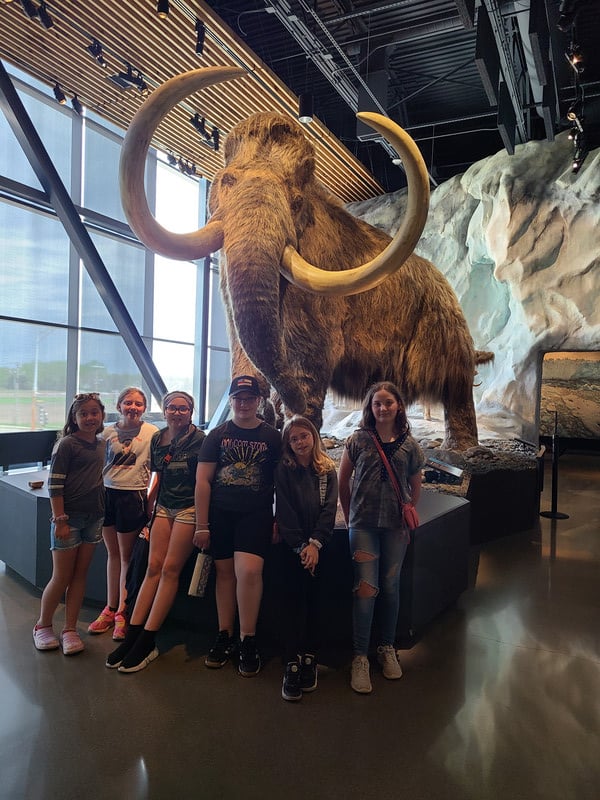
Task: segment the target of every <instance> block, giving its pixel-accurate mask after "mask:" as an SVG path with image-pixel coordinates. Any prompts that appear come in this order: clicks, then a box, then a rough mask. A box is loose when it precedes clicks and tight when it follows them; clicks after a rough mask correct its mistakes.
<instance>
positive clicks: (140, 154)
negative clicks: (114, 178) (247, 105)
mask: <svg viewBox="0 0 600 800" xmlns="http://www.w3.org/2000/svg"><path fill="white" fill-rule="evenodd" d="M245 74H246V72H245V71H244V70H243V69H240V68H238V67H207V68H205V69H195V70H191V71H190V72H184V73H183V74H182V75H176V76H175V77H174V78H171V79H170V80H168V81H166V83H163V84H162V86H160V87H159V88H158V89H155V90H154V91H153V92H152V94H151V95H150V97H149V98H148V99H147V100H146V102H145V103H144V105H143V106H142V107H141V108H140V109H139V111H138V112H137V113H136V115H135V116H134V118H133V120H132V122H131V125H130V126H129V129H128V131H127V134H126V135H125V139H124V141H123V147H122V150H121V162H120V166H119V183H120V187H121V202H122V204H123V210H124V211H125V216H126V217H127V221H128V222H129V225H130V226H131V229H132V230H133V232H134V233H135V234H136V236H137V237H138V238H139V239H140V240H141V241H142V242H144V244H145V245H146V247H148V248H150V249H151V250H154V252H156V253H159V254H160V255H162V256H165V257H167V258H176V259H188V260H192V261H193V260H195V259H198V258H204V257H206V256H208V255H209V254H210V253H214V252H215V251H216V250H219V249H220V248H221V247H222V245H223V227H222V225H221V224H220V223H219V222H216V221H213V222H209V223H208V224H207V225H206V226H205V227H204V228H201V229H200V230H198V231H194V232H191V233H180V234H178V233H173V232H172V231H168V230H167V229H166V228H164V227H163V226H162V225H160V224H159V223H158V222H157V221H156V220H155V219H154V217H153V215H152V213H151V211H150V208H149V207H148V201H147V199H146V192H145V189H144V170H145V166H146V154H147V152H148V148H149V146H150V142H151V141H152V137H153V136H154V132H155V130H156V129H157V127H158V126H159V124H160V123H161V121H162V120H163V119H164V117H165V116H166V115H167V114H168V113H169V111H170V110H171V109H172V108H173V107H174V106H176V105H177V103H179V102H181V100H183V99H184V98H185V97H187V96H188V95H190V94H193V93H194V92H197V91H200V90H201V89H204V88H206V87H207V86H212V85H213V84H215V83H221V82H223V81H230V80H232V79H234V78H239V77H241V76H242V75H245Z"/></svg>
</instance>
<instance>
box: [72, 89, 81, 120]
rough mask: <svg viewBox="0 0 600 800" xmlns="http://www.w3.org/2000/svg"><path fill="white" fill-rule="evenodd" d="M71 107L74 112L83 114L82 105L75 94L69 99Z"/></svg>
mask: <svg viewBox="0 0 600 800" xmlns="http://www.w3.org/2000/svg"><path fill="white" fill-rule="evenodd" d="M71 107H72V108H73V111H74V112H75V113H76V114H79V116H81V115H82V114H83V106H82V105H81V103H80V101H79V98H78V97H77V95H76V94H74V95H73V99H72V100H71Z"/></svg>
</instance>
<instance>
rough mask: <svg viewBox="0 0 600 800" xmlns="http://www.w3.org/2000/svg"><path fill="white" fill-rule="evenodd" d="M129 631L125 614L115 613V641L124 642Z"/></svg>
mask: <svg viewBox="0 0 600 800" xmlns="http://www.w3.org/2000/svg"><path fill="white" fill-rule="evenodd" d="M126 633H127V620H126V619H125V617H124V616H123V614H119V613H118V612H117V613H116V614H115V629H114V631H113V641H114V642H122V641H123V639H124V638H125V634H126Z"/></svg>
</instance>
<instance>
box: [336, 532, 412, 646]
mask: <svg viewBox="0 0 600 800" xmlns="http://www.w3.org/2000/svg"><path fill="white" fill-rule="evenodd" d="M349 536H350V555H351V557H352V566H353V570H354V587H353V599H352V644H353V650H354V655H364V656H366V655H367V654H368V652H369V642H370V639H371V626H372V624H373V613H374V611H375V601H376V600H377V598H378V597H379V600H378V612H379V622H380V636H379V644H384V645H385V644H391V645H393V644H394V641H395V638H396V625H397V623H398V611H399V608H400V592H399V589H400V570H401V569H402V562H403V561H404V556H405V555H406V548H407V547H408V542H407V541H406V540H405V535H403V532H402V531H401V530H397V529H394V528H370V529H364V528H350V531H349Z"/></svg>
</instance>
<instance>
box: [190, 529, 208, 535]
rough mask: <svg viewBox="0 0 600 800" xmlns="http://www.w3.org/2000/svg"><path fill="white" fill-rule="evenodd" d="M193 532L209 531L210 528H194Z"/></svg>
mask: <svg viewBox="0 0 600 800" xmlns="http://www.w3.org/2000/svg"><path fill="white" fill-rule="evenodd" d="M194 533H195V534H196V533H210V530H209V529H208V528H196V530H195V531H194Z"/></svg>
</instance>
